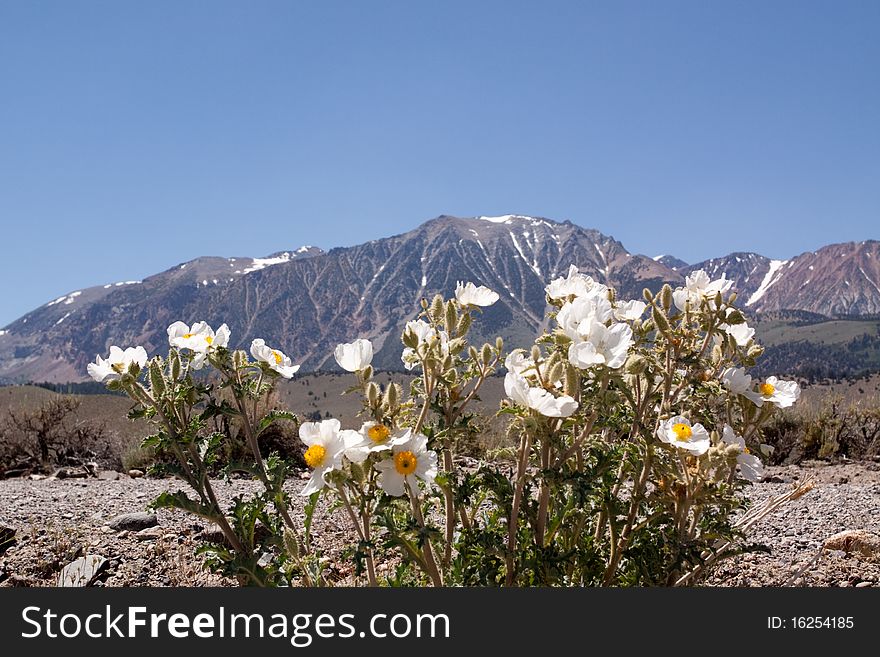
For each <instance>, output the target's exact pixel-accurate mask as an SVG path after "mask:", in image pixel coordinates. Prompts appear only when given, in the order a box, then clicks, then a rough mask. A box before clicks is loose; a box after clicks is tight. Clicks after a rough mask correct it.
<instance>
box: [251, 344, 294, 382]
mask: <svg viewBox="0 0 880 657" xmlns="http://www.w3.org/2000/svg"><path fill="white" fill-rule="evenodd" d="M251 355H252V356H253V357H254V358H256V359H257V360H259V361H262V362H264V363H267V364H268V365H269V367H270V368H272V369H273V370H275V371H276V372H278V373H279V374H280V375H281V376H283V377H284V378H285V379H289V378H290V377H292V376H293V375H294V374H296V371H297V370H298V369H299V365H294V364H293V362H292V361H291V360H290V358H289V357H287V356H285V355H284V353H283V352H281V351H278V350H277V349H270V348H269V347H267V346H266V341H265V340H263V339H262V338H257V339H256V340H254V341H253V342H251Z"/></svg>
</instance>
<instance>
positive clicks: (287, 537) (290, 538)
mask: <svg viewBox="0 0 880 657" xmlns="http://www.w3.org/2000/svg"><path fill="white" fill-rule="evenodd" d="M284 549H285V550H287V554H289V555H290V556H292V557H294V558H296V557H299V542H298V541H297V539H296V534H294V533H293V530H291V529H290V527H285V528H284Z"/></svg>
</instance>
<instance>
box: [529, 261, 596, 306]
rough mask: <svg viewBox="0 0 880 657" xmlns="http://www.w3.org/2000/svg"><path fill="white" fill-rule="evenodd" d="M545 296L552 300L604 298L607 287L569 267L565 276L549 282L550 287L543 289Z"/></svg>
mask: <svg viewBox="0 0 880 657" xmlns="http://www.w3.org/2000/svg"><path fill="white" fill-rule="evenodd" d="M544 289H545V290H546V291H547V296H548V297H550V298H551V299H553V300H558V299H567V298H568V297H572V296H574V297H591V296H605V295H606V293H607V292H608V287H607V286H605V285H602V284H601V283H597V282H596V281H594V280H593V279H592V278H591V277H590V276H586V275H584V274H581V273H580V272H578V268H577V267H575V266H574V265H571V266H570V267H569V268H568V275H567V276H560V277H559V278H554V279H553V280H552V281H550V285H548V286H547V287H546V288H544Z"/></svg>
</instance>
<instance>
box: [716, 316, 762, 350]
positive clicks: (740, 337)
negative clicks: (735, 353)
mask: <svg viewBox="0 0 880 657" xmlns="http://www.w3.org/2000/svg"><path fill="white" fill-rule="evenodd" d="M718 328H720V329H721V330H722V331H724V332H725V333H727V334H728V335H729V336H731V337H732V338H733V339H734V340H735V341H736V344H737V346H740V347H745V346H746V345H747V344H748V343H749V342H750V341H751V339H752V338H753V337H755V329H754V328H752V327H751V326H749V325H748V324H746V323H745V322H743V323H742V324H734V325H733V326H729V325H727V324H721V325H719V327H718Z"/></svg>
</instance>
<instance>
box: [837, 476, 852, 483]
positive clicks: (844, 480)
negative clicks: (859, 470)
mask: <svg viewBox="0 0 880 657" xmlns="http://www.w3.org/2000/svg"><path fill="white" fill-rule="evenodd" d="M837 483H838V484H848V483H849V477H839V478H838V479H837Z"/></svg>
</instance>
